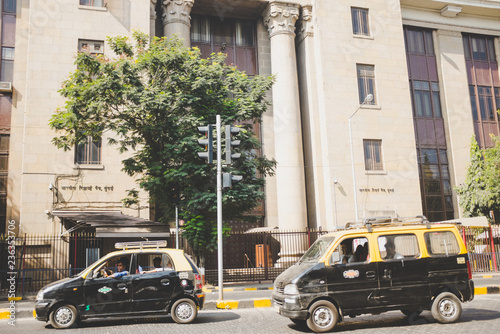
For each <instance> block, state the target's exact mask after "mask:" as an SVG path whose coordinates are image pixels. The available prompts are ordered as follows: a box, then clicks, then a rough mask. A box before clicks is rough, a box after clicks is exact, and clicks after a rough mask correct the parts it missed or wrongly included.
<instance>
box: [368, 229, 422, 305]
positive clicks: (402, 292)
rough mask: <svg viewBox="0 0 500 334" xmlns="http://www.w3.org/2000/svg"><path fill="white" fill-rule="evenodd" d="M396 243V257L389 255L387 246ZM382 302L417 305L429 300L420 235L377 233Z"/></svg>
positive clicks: (379, 295) (380, 300) (379, 298)
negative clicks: (419, 240) (419, 242)
mask: <svg viewBox="0 0 500 334" xmlns="http://www.w3.org/2000/svg"><path fill="white" fill-rule="evenodd" d="M388 243H389V244H390V243H392V244H394V245H395V252H396V254H397V255H396V256H394V257H393V258H390V257H389V256H388V254H387V250H386V245H387V244H388ZM378 251H379V254H380V257H381V259H382V261H380V262H378V273H379V277H378V278H379V282H380V290H379V293H378V296H377V299H378V300H379V302H380V304H381V305H383V306H387V307H402V308H403V307H412V306H413V307H415V306H419V305H423V304H425V303H426V302H428V301H429V298H430V295H429V294H430V290H429V283H428V277H427V271H428V270H427V268H426V266H427V261H424V260H423V259H422V258H421V250H420V247H419V244H418V239H417V236H416V235H415V234H413V233H404V234H386V235H380V236H378Z"/></svg>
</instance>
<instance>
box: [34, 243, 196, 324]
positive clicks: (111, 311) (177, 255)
mask: <svg viewBox="0 0 500 334" xmlns="http://www.w3.org/2000/svg"><path fill="white" fill-rule="evenodd" d="M115 246H116V247H117V248H121V249H122V250H120V251H116V252H112V253H109V254H107V255H106V256H104V257H103V258H101V259H100V260H99V261H97V262H96V263H94V264H92V265H91V266H89V267H88V268H86V269H85V270H84V271H82V272H81V273H80V274H78V275H76V276H74V277H70V278H66V279H63V280H60V281H57V282H54V283H51V284H49V285H47V286H45V287H44V288H42V289H41V290H40V292H39V293H38V295H37V297H36V304H35V312H36V319H38V320H41V321H50V323H51V324H52V325H53V326H54V327H55V328H69V327H71V326H73V325H74V324H75V323H76V322H78V321H79V320H85V319H89V318H95V317H116V316H140V315H152V314H166V313H170V314H171V316H172V318H173V320H174V321H175V322H177V323H182V324H186V323H190V322H192V321H193V320H194V319H195V318H196V317H197V314H198V310H199V309H201V308H203V304H204V302H205V294H204V293H203V283H202V277H201V273H200V271H199V269H198V268H197V267H196V265H195V264H194V263H193V261H192V260H191V259H190V258H189V257H188V256H187V255H186V254H184V252H183V251H182V250H178V249H170V248H163V247H165V246H166V242H165V241H146V242H124V243H117V244H116V245H115Z"/></svg>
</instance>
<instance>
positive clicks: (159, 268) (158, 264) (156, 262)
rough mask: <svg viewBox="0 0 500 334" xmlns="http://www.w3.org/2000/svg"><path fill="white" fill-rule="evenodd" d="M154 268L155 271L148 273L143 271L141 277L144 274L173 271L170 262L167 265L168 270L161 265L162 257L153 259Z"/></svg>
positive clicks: (148, 271)
mask: <svg viewBox="0 0 500 334" xmlns="http://www.w3.org/2000/svg"><path fill="white" fill-rule="evenodd" d="M153 266H154V269H151V270H146V271H141V275H142V274H150V273H157V272H159V271H165V270H173V269H172V264H171V263H170V262H169V263H168V264H167V267H166V268H164V267H162V265H161V257H155V258H154V259H153Z"/></svg>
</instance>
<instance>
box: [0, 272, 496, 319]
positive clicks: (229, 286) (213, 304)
mask: <svg viewBox="0 0 500 334" xmlns="http://www.w3.org/2000/svg"><path fill="white" fill-rule="evenodd" d="M474 279H478V280H482V281H481V283H480V284H477V283H476V281H475V282H474V283H475V289H474V294H475V295H484V294H500V284H490V283H488V281H489V280H490V279H491V281H492V282H496V281H497V280H498V281H500V273H492V274H475V275H473V280H474ZM272 290H273V283H272V282H265V283H260V284H259V283H251V282H250V283H249V282H244V283H226V284H224V289H223V291H224V292H248V297H247V296H245V298H243V299H238V300H234V299H224V301H218V300H210V301H206V302H205V305H204V307H203V309H204V310H215V309H242V308H258V307H271V297H270V296H269V297H268V298H251V297H252V291H269V292H272ZM203 291H204V292H205V294H206V295H207V297H208V295H209V294H213V295H214V296H212V297H214V298H215V297H216V296H217V294H218V291H219V288H218V287H216V286H213V285H210V284H207V285H206V286H205V287H204V288H203ZM0 298H1V299H0V321H2V320H3V319H5V320H7V319H9V316H10V310H9V307H10V306H11V304H10V303H9V301H7V300H6V298H5V297H4V296H2V297H0ZM34 299H35V295H28V296H25V298H24V299H22V300H20V301H16V302H15V310H16V311H15V315H16V319H19V318H26V317H34V311H33V310H34V307H35V300H34ZM207 299H208V298H207ZM212 299H213V298H212Z"/></svg>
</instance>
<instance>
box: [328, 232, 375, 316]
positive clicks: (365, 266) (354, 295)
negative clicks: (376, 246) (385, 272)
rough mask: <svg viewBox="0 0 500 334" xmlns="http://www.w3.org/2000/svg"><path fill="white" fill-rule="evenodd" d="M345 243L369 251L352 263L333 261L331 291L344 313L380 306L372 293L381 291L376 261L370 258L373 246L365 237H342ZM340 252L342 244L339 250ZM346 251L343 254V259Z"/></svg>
mask: <svg viewBox="0 0 500 334" xmlns="http://www.w3.org/2000/svg"><path fill="white" fill-rule="evenodd" d="M342 242H349V243H352V248H353V249H357V247H356V246H359V245H361V246H363V247H366V249H367V250H369V251H368V254H365V255H364V256H363V258H355V259H354V260H353V261H352V262H350V263H342V261H340V262H339V263H336V264H331V265H330V266H327V267H326V269H325V270H326V273H327V275H326V276H327V284H328V294H329V295H330V296H331V297H333V298H334V299H335V300H337V302H338V303H339V305H340V307H341V308H342V310H343V312H346V313H349V311H350V310H352V311H353V313H354V312H355V310H360V309H364V310H366V309H370V308H371V307H376V306H378V303H377V301H376V300H375V299H374V298H373V296H374V295H375V294H376V292H377V291H378V273H377V270H378V269H377V263H376V262H372V261H371V260H370V253H371V252H372V250H370V245H369V243H368V239H367V238H366V237H364V236H359V237H355V238H348V239H343V240H342ZM335 252H338V253H339V254H340V253H341V250H340V246H339V247H337V249H336V251H335ZM344 255H345V254H340V256H339V258H340V259H342V258H343V256H344Z"/></svg>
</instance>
